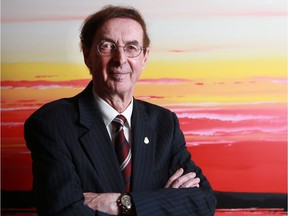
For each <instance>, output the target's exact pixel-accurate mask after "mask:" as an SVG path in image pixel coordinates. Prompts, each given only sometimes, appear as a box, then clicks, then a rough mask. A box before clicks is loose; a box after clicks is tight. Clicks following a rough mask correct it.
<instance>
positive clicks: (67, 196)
mask: <svg viewBox="0 0 288 216" xmlns="http://www.w3.org/2000/svg"><path fill="white" fill-rule="evenodd" d="M24 133H25V139H26V144H27V147H28V148H29V149H30V151H31V156H32V169H33V191H34V199H35V204H36V208H37V212H38V215H39V216H48V215H49V216H54V215H55V216H56V215H57V216H75V215H85V216H94V215H99V216H105V215H107V214H105V213H102V212H95V211H93V210H91V209H90V208H88V207H86V206H85V205H84V204H83V202H84V197H83V191H82V189H81V183H80V180H79V178H78V175H77V173H76V171H75V167H74V165H73V162H72V158H71V154H70V153H69V150H68V148H67V147H66V144H65V141H64V140H63V139H62V138H61V135H60V134H59V132H58V130H57V127H55V125H54V124H53V125H51V124H47V123H46V124H45V122H43V121H41V119H37V118H33V117H30V118H29V119H28V120H27V121H26V123H25V127H24Z"/></svg>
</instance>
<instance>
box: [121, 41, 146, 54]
mask: <svg viewBox="0 0 288 216" xmlns="http://www.w3.org/2000/svg"><path fill="white" fill-rule="evenodd" d="M124 51H125V54H126V56H127V57H136V56H138V55H139V54H140V53H141V51H142V49H141V46H140V45H139V44H135V43H127V44H126V45H125V46H124Z"/></svg>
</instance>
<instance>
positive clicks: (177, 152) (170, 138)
mask: <svg viewBox="0 0 288 216" xmlns="http://www.w3.org/2000/svg"><path fill="white" fill-rule="evenodd" d="M131 125H132V131H131V132H132V140H133V142H132V192H131V195H132V198H133V202H134V205H135V207H136V211H137V215H138V216H140V215H144V216H148V215H149V216H150V215H156V216H160V215H181V216H186V215H213V214H214V210H215V206H216V200H215V197H214V194H213V191H212V189H211V187H210V184H209V183H208V181H207V179H206V178H205V177H204V175H203V174H202V171H201V169H200V168H199V167H197V166H196V165H195V164H194V163H193V162H192V161H191V156H190V153H189V152H188V151H187V149H186V147H185V140H184V136H183V134H182V132H181V130H180V128H179V123H178V119H177V117H176V115H175V114H174V113H172V112H171V111H169V110H167V109H164V108H162V107H159V106H156V105H152V104H149V103H147V102H143V101H139V100H135V99H134V107H133V113H132V121H131ZM145 137H147V138H148V139H149V143H148V144H145V143H144V138H145ZM25 139H26V143H27V146H28V148H29V149H30V150H31V155H32V159H33V177H34V182H33V189H34V192H35V198H36V199H35V200H36V205H37V210H38V213H39V215H61V216H62V215H63V216H64V215H65V216H81V215H85V216H89V215H91V216H92V215H107V214H104V213H103V212H97V211H96V212H95V211H93V210H91V209H90V208H88V207H86V206H84V205H83V200H84V197H83V192H96V193H103V192H124V183H123V180H122V177H121V172H120V169H119V165H118V162H117V157H116V154H115V151H114V149H113V145H112V143H111V140H110V138H109V135H108V132H107V130H106V127H105V125H104V122H103V120H102V117H101V114H100V112H99V109H98V108H97V105H96V103H95V101H94V98H93V95H92V83H90V84H89V85H88V87H87V88H86V89H85V90H84V91H83V92H81V93H80V94H79V95H77V96H75V97H72V98H65V99H60V100H57V101H54V102H52V103H49V104H46V105H44V106H43V107H42V108H40V109H39V110H38V111H36V112H35V113H34V114H32V115H31V117H29V119H27V121H26V123H25ZM180 167H183V168H184V169H185V172H186V173H187V172H190V171H193V172H196V173H197V176H198V177H200V179H201V185H200V188H183V189H164V188H163V187H164V185H165V183H166V181H167V180H168V178H169V176H171V175H172V174H173V173H174V172H175V171H176V170H177V169H178V168H180Z"/></svg>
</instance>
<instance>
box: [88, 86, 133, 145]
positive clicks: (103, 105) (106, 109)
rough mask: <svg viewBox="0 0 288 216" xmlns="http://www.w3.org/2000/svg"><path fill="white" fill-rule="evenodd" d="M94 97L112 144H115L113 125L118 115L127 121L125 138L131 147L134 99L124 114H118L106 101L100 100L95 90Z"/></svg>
mask: <svg viewBox="0 0 288 216" xmlns="http://www.w3.org/2000/svg"><path fill="white" fill-rule="evenodd" d="M93 96H94V99H95V101H96V104H97V106H98V107H99V110H100V112H101V114H102V118H103V121H104V124H105V126H106V129H107V131H108V134H109V136H110V139H111V140H112V143H114V130H113V127H112V124H111V123H112V121H113V119H114V118H115V117H116V116H117V115H119V114H121V115H123V116H124V117H125V118H126V119H127V121H126V123H125V124H124V127H123V129H124V135H125V138H126V139H127V141H128V142H129V144H130V145H131V116H132V110H133V99H132V100H131V103H130V104H129V106H128V107H127V108H126V110H125V111H124V112H122V113H118V112H117V111H116V110H115V109H114V108H113V107H111V106H110V105H109V104H108V103H107V102H106V101H104V100H103V99H102V98H100V97H99V96H98V95H97V94H96V92H95V91H94V90H93Z"/></svg>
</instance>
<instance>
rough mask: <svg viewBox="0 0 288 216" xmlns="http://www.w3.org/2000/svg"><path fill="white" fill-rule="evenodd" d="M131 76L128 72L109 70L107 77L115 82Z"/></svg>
mask: <svg viewBox="0 0 288 216" xmlns="http://www.w3.org/2000/svg"><path fill="white" fill-rule="evenodd" d="M129 74H131V72H130V71H119V70H111V71H109V75H110V76H111V77H113V78H115V79H117V80H119V79H123V78H124V77H125V76H127V75H129Z"/></svg>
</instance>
